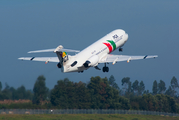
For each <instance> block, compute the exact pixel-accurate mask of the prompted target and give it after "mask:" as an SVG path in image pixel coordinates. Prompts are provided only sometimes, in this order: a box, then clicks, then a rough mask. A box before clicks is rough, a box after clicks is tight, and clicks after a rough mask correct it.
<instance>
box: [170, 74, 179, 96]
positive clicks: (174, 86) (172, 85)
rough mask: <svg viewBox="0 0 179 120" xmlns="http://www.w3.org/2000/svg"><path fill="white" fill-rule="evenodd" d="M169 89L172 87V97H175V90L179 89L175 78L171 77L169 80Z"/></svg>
mask: <svg viewBox="0 0 179 120" xmlns="http://www.w3.org/2000/svg"><path fill="white" fill-rule="evenodd" d="M170 84H171V87H172V90H173V92H174V93H173V94H174V95H172V97H174V96H176V95H177V90H176V89H177V88H179V84H178V80H177V79H176V78H175V76H173V78H172V79H171V82H170Z"/></svg>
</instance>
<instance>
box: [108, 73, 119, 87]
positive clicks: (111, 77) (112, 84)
mask: <svg viewBox="0 0 179 120" xmlns="http://www.w3.org/2000/svg"><path fill="white" fill-rule="evenodd" d="M115 81H116V80H115V78H114V76H113V75H111V76H110V77H109V85H111V86H112V87H113V88H115V89H117V90H119V86H118V85H117V83H116V82H115Z"/></svg>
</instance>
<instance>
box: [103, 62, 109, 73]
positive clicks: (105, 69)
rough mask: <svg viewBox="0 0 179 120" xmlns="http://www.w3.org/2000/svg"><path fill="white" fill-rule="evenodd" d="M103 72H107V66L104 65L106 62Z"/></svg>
mask: <svg viewBox="0 0 179 120" xmlns="http://www.w3.org/2000/svg"><path fill="white" fill-rule="evenodd" d="M103 72H109V67H106V63H105V66H104V67H103Z"/></svg>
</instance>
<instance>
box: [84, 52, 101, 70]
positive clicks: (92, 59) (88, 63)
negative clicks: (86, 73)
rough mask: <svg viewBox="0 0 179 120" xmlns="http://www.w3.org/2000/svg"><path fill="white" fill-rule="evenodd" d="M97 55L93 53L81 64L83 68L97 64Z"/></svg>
mask: <svg viewBox="0 0 179 120" xmlns="http://www.w3.org/2000/svg"><path fill="white" fill-rule="evenodd" d="M98 61H99V57H98V56H97V55H94V56H92V57H90V58H89V59H88V60H87V61H86V62H85V63H84V64H83V65H84V67H85V68H87V67H94V66H96V65H97V64H98Z"/></svg>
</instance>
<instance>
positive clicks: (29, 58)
mask: <svg viewBox="0 0 179 120" xmlns="http://www.w3.org/2000/svg"><path fill="white" fill-rule="evenodd" d="M18 59H20V60H30V61H44V62H45V63H48V62H59V59H58V58H57V57H21V58H18Z"/></svg>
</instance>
